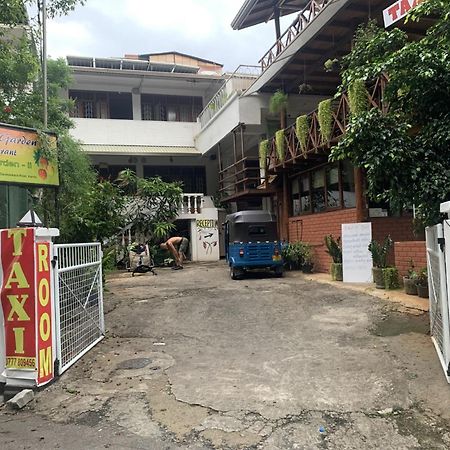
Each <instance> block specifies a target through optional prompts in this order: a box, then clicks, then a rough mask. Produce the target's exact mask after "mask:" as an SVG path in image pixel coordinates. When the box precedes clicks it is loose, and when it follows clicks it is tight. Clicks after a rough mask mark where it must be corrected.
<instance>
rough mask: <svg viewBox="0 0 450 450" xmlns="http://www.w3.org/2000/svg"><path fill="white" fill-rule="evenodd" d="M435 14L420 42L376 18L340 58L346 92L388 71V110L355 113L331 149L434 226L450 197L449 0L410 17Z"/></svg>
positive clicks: (375, 188)
mask: <svg viewBox="0 0 450 450" xmlns="http://www.w3.org/2000/svg"><path fill="white" fill-rule="evenodd" d="M430 13H433V14H434V15H435V16H436V17H438V20H437V22H436V24H435V25H434V26H432V27H431V28H430V29H429V30H428V32H427V35H426V36H425V37H424V38H422V39H421V40H419V41H415V42H408V41H407V36H406V34H405V33H404V32H403V31H401V30H399V29H393V30H391V31H385V30H382V29H380V28H377V27H376V26H375V25H374V24H373V23H372V22H370V23H369V24H368V25H367V26H365V27H361V28H359V29H358V31H357V33H356V39H355V45H354V49H353V51H352V52H351V53H350V54H349V55H347V56H346V57H344V58H343V61H342V66H343V71H342V79H343V83H342V86H341V88H340V90H341V91H344V90H347V89H349V88H350V87H351V85H352V83H354V82H356V81H357V80H363V81H365V82H369V81H371V80H372V79H374V78H375V77H377V76H378V75H380V74H382V73H384V74H387V76H388V78H389V82H388V85H387V88H386V92H385V96H384V99H383V100H384V102H386V104H389V112H388V113H387V115H385V116H383V115H382V114H381V112H380V111H378V110H375V109H372V110H369V111H360V112H359V113H358V114H352V117H351V120H350V125H349V127H348V130H347V133H346V134H345V136H344V138H343V139H342V140H341V142H340V143H339V145H338V146H336V147H335V148H334V149H333V150H332V154H331V158H332V159H343V158H349V159H350V160H351V161H352V162H353V163H354V164H355V165H357V166H358V167H363V168H364V169H365V172H366V178H367V183H368V194H369V196H371V197H372V198H374V199H377V200H388V201H390V202H391V204H393V205H394V206H396V207H398V208H401V207H405V206H410V205H412V204H415V205H416V210H417V212H418V215H419V218H420V220H421V221H422V222H423V223H424V224H431V223H435V222H436V221H437V220H438V219H439V204H440V203H441V202H443V201H446V200H448V199H449V198H450V185H449V184H448V179H449V175H450V107H449V105H450V26H449V18H450V2H449V1H448V0H428V1H427V2H423V3H422V4H421V5H419V6H418V7H417V8H415V9H413V12H412V13H411V14H410V15H409V18H408V20H421V19H422V18H423V17H424V16H425V15H428V14H430Z"/></svg>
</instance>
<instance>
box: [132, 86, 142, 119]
mask: <svg viewBox="0 0 450 450" xmlns="http://www.w3.org/2000/svg"><path fill="white" fill-rule="evenodd" d="M131 101H132V104H133V120H142V112H141V92H140V91H139V89H138V88H133V89H132V90H131Z"/></svg>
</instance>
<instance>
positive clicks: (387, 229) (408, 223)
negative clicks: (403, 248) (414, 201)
mask: <svg viewBox="0 0 450 450" xmlns="http://www.w3.org/2000/svg"><path fill="white" fill-rule="evenodd" d="M412 220H413V219H412V217H372V218H371V219H370V221H371V222H372V239H375V240H377V241H378V242H383V241H384V239H385V237H386V236H387V235H390V236H391V238H392V240H393V241H394V242H404V241H423V240H424V238H425V237H424V234H423V233H422V234H421V235H418V236H415V235H414V231H413V222H412ZM387 261H388V264H389V265H392V266H393V265H395V263H396V260H395V256H394V249H393V248H392V249H391V251H390V252H389V255H388V259H387Z"/></svg>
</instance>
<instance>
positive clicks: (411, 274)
mask: <svg viewBox="0 0 450 450" xmlns="http://www.w3.org/2000/svg"><path fill="white" fill-rule="evenodd" d="M403 286H404V288H405V292H406V293H407V294H408V295H417V272H416V271H415V270H414V263H413V261H412V259H411V260H410V262H409V269H408V273H407V274H406V275H405V276H404V277H403Z"/></svg>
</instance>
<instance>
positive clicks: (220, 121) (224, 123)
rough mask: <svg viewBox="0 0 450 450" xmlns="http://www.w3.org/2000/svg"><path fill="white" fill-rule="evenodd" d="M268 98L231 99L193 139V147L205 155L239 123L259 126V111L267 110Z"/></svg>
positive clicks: (258, 96) (261, 96)
mask: <svg viewBox="0 0 450 450" xmlns="http://www.w3.org/2000/svg"><path fill="white" fill-rule="evenodd" d="M268 99H269V96H267V95H253V96H248V97H237V96H234V97H231V98H230V100H229V101H228V103H226V105H225V106H224V107H223V108H222V109H221V110H220V111H219V112H218V113H217V114H216V115H215V116H214V117H213V118H212V119H211V121H210V122H209V123H208V124H207V125H206V126H205V127H204V128H203V129H202V130H201V131H200V132H199V134H198V135H197V136H196V137H195V146H196V147H197V149H198V150H200V152H202V153H206V152H207V151H209V150H210V149H211V148H213V147H214V146H215V145H216V144H217V143H218V142H220V141H221V140H222V139H223V138H224V137H225V136H226V135H227V134H229V133H230V132H231V131H232V130H233V129H234V128H235V127H236V126H237V125H239V123H240V122H243V123H245V124H246V125H261V109H262V108H267V107H268V106H267V105H268Z"/></svg>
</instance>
